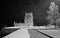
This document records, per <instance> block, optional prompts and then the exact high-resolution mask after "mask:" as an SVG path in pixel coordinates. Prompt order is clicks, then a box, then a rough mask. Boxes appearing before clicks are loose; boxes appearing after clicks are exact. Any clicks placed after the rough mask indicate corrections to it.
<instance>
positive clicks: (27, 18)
mask: <svg viewBox="0 0 60 38" xmlns="http://www.w3.org/2000/svg"><path fill="white" fill-rule="evenodd" d="M25 25H27V26H33V13H32V12H30V13H25Z"/></svg>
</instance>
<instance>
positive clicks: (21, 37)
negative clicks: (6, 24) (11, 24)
mask: <svg viewBox="0 0 60 38" xmlns="http://www.w3.org/2000/svg"><path fill="white" fill-rule="evenodd" d="M3 38H30V35H29V33H28V30H27V29H23V28H22V29H19V30H17V31H15V32H12V33H11V34H9V35H7V36H5V37H3Z"/></svg>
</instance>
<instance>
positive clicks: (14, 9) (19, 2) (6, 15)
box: [0, 0, 60, 25]
mask: <svg viewBox="0 0 60 38" xmlns="http://www.w3.org/2000/svg"><path fill="white" fill-rule="evenodd" d="M51 1H54V2H56V4H57V5H58V6H60V4H59V2H60V1H59V0H4V1H2V4H3V7H2V10H3V11H2V14H1V21H0V22H1V24H2V25H4V24H6V25H10V24H13V22H14V21H21V22H23V19H24V14H25V11H26V10H30V11H32V12H33V15H34V23H35V24H43V23H48V21H47V20H46V16H47V10H48V9H49V4H50V2H51ZM59 8H60V7H59Z"/></svg>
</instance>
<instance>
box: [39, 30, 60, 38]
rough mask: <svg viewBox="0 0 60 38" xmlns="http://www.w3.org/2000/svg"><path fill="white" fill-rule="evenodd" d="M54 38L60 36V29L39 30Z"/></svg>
mask: <svg viewBox="0 0 60 38" xmlns="http://www.w3.org/2000/svg"><path fill="white" fill-rule="evenodd" d="M38 31H40V32H43V33H45V34H47V35H49V36H52V37H54V38H60V30H38Z"/></svg>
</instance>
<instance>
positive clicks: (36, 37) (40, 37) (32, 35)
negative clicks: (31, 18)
mask: <svg viewBox="0 0 60 38" xmlns="http://www.w3.org/2000/svg"><path fill="white" fill-rule="evenodd" d="M9 29H13V28H9ZM14 29H17V28H14ZM3 38H60V30H57V29H53V30H50V29H48V30H46V29H37V28H35V27H34V28H33V27H32V28H31V27H30V28H28V27H26V28H21V29H17V30H16V31H14V32H11V33H10V34H8V35H6V36H4V37H3Z"/></svg>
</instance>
